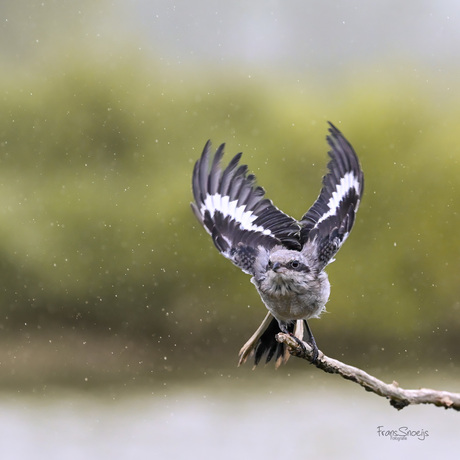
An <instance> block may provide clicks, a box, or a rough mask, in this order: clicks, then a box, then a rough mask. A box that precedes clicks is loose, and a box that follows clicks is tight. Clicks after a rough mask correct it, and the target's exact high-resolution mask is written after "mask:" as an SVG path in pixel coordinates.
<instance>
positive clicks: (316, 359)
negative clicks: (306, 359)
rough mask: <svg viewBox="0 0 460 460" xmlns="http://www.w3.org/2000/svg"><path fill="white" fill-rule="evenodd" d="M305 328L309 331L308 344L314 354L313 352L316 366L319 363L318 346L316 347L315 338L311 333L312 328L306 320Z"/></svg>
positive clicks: (313, 361)
mask: <svg viewBox="0 0 460 460" xmlns="http://www.w3.org/2000/svg"><path fill="white" fill-rule="evenodd" d="M304 324H305V328H306V330H307V334H308V339H307V342H308V343H309V344H310V345H311V347H312V349H313V352H312V360H311V362H312V364H316V361H318V345H316V341H315V338H314V337H313V333H312V332H311V329H310V326H309V325H308V323H307V320H304Z"/></svg>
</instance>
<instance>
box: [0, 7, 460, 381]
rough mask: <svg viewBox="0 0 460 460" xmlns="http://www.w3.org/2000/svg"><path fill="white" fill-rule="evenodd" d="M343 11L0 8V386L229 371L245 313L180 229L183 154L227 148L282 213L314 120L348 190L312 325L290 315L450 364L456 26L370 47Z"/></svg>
mask: <svg viewBox="0 0 460 460" xmlns="http://www.w3.org/2000/svg"><path fill="white" fill-rule="evenodd" d="M255 3H257V2H255ZM348 3H350V2H343V4H341V5H342V6H334V7H333V8H332V7H330V6H329V8H332V11H328V10H327V8H328V6H327V5H326V6H325V5H319V4H318V2H314V5H313V3H307V4H306V5H304V7H303V8H304V10H303V18H299V19H298V21H299V23H294V24H291V23H289V21H290V20H293V18H294V17H296V14H295V8H296V7H299V8H300V3H298V2H294V4H293V5H291V6H289V7H286V6H283V5H281V4H278V3H276V2H274V3H273V2H272V3H270V5H271V6H270V11H271V12H273V11H274V10H276V11H277V15H275V17H276V18H277V19H276V21H275V20H273V15H272V16H270V11H269V10H267V9H264V7H263V6H262V5H261V4H259V5H258V7H253V8H254V9H250V11H249V12H246V13H244V14H243V10H239V8H244V4H243V3H241V2H236V3H235V5H234V7H233V8H231V7H230V10H229V11H224V10H222V11H221V8H219V9H218V10H219V11H218V13H219V14H217V13H216V11H217V9H216V8H214V7H212V4H211V3H209V2H201V3H200V8H202V10H201V11H199V10H197V9H194V8H193V6H192V4H193V2H192V4H188V6H186V5H185V4H180V3H179V4H176V5H174V6H172V5H171V4H169V3H168V2H152V3H148V2H130V3H129V4H128V3H123V2H104V1H102V2H96V3H93V2H70V1H64V2H33V1H25V2H19V3H17V2H4V3H2V6H1V7H0V12H1V14H2V18H1V19H2V25H1V28H0V39H1V43H2V45H1V62H0V63H1V66H2V72H1V76H0V101H1V111H0V215H1V220H0V232H1V238H0V332H1V334H0V345H1V346H0V370H1V372H0V386H2V387H4V388H7V387H10V386H14V387H16V386H17V385H25V386H28V387H32V388H37V389H40V388H42V387H43V386H44V385H50V384H63V385H77V386H78V385H86V384H93V385H98V384H106V383H107V382H117V381H118V382H120V381H122V382H134V383H136V382H159V381H163V380H164V379H165V378H166V376H168V378H169V377H173V378H175V377H181V376H184V375H193V376H196V377H199V376H203V375H212V374H216V375H218V374H219V373H221V372H226V370H227V369H232V372H234V371H235V366H236V362H237V352H238V350H239V348H240V346H241V345H242V344H243V343H244V342H245V341H246V339H247V338H248V337H249V336H250V334H252V332H253V331H254V330H255V328H256V327H257V326H258V325H259V323H260V321H261V320H262V318H263V316H264V315H265V308H264V307H263V305H262V303H261V301H260V299H259V297H258V295H257V293H256V291H255V289H254V288H253V286H252V285H251V284H250V283H249V277H248V276H247V275H244V274H243V273H241V272H240V271H239V270H238V269H237V268H236V267H233V266H232V265H231V264H230V263H229V262H228V261H226V260H225V259H224V258H223V257H221V256H220V255H219V254H218V252H217V251H216V250H215V249H214V247H213V245H212V242H211V239H210V238H209V237H208V235H207V234H206V233H205V231H204V230H203V229H202V228H201V227H200V226H199V225H198V224H197V222H196V221H195V218H194V216H193V215H192V213H191V211H190V206H189V203H190V201H191V198H192V196H191V187H190V180H191V172H192V167H193V164H194V162H195V161H196V159H197V158H198V156H199V155H200V153H201V150H202V148H203V145H204V143H205V142H206V141H207V140H208V139H209V138H210V139H212V141H213V142H214V146H217V145H218V144H220V143H221V142H226V144H227V147H226V151H227V157H226V158H227V159H229V158H230V157H231V156H232V155H233V154H236V153H237V152H239V151H243V152H244V156H243V160H244V162H246V163H247V164H248V165H249V168H250V170H251V171H252V172H254V173H255V174H256V175H257V178H258V181H259V183H260V184H261V185H263V186H264V188H265V189H266V191H267V196H268V197H269V198H271V199H272V200H273V201H274V202H275V204H276V205H277V206H278V207H280V208H281V209H283V210H284V211H285V212H287V213H289V214H291V215H292V216H295V217H300V216H301V215H302V214H303V213H304V212H305V211H306V209H307V208H308V207H309V206H310V205H311V204H312V203H313V201H314V200H315V198H316V196H317V194H318V193H319V189H320V184H321V182H320V181H321V177H322V175H323V174H324V173H325V171H326V164H327V155H326V152H327V144H326V142H325V136H326V132H327V124H326V121H327V120H330V121H332V122H333V123H334V124H336V125H337V126H338V127H339V128H340V129H341V130H342V131H343V133H344V134H345V136H346V137H347V138H348V139H349V141H350V142H351V143H352V144H353V146H354V147H355V150H356V151H357V153H358V155H359V157H360V160H361V163H362V166H363V169H364V172H365V179H366V187H365V195H364V199H363V201H362V204H361V208H360V211H359V214H358V217H357V221H356V225H355V228H354V230H353V232H352V234H351V236H350V238H349V240H348V242H347V243H346V245H345V246H344V247H343V248H342V249H341V251H340V253H339V254H338V256H337V261H336V262H335V263H334V264H332V265H331V266H329V268H328V273H329V277H330V280H331V284H332V295H331V299H330V301H329V303H328V305H327V309H328V312H329V313H327V314H324V315H323V317H322V319H321V320H319V321H316V320H314V321H312V323H311V327H312V329H313V331H314V333H315V337H316V339H317V342H318V344H319V347H320V349H321V350H323V351H324V352H325V353H326V354H328V355H330V356H332V357H336V358H338V359H342V360H344V361H345V362H350V363H354V364H356V365H360V366H364V367H365V368H367V369H369V368H379V369H380V370H382V371H384V370H385V369H395V368H403V367H404V368H406V369H411V370H414V371H417V372H419V373H423V372H427V373H428V372H431V371H432V370H433V369H435V368H436V369H438V368H443V369H447V370H448V371H449V372H451V371H454V370H456V371H458V364H456V362H457V358H458V349H459V345H460V339H459V333H460V286H459V254H460V243H459V238H458V235H457V231H458V228H459V226H460V215H459V211H460V202H459V196H460V185H459V176H460V162H459V158H460V148H459V143H458V134H457V131H458V126H459V121H460V92H459V81H460V79H459V65H458V59H457V60H454V59H451V57H452V53H454V51H452V49H451V48H449V46H451V44H452V43H451V42H452V40H451V38H452V34H453V32H452V27H453V28H454V29H455V28H456V27H457V26H458V16H452V17H451V21H450V22H449V21H448V20H447V19H446V17H447V13H445V12H442V13H441V12H439V10H438V12H436V13H435V15H434V16H433V15H432V16H431V23H430V24H431V25H432V27H433V28H434V30H436V31H438V34H433V35H431V37H432V39H433V40H435V41H434V42H432V41H430V39H429V34H428V38H427V39H426V43H425V38H424V37H425V35H424V32H423V30H421V29H420V30H419V29H418V25H417V24H418V23H417V22H416V23H414V25H413V29H412V32H413V33H412V35H411V33H407V37H409V42H408V41H404V37H403V35H401V34H402V33H403V32H402V31H403V30H404V27H403V26H404V24H405V22H404V21H402V22H399V23H398V24H396V26H395V27H397V26H399V28H397V29H395V30H396V32H394V35H395V36H394V37H390V36H385V31H384V30H383V31H382V34H381V35H379V36H376V37H373V40H375V42H374V41H373V40H369V39H368V38H366V33H367V34H370V33H371V29H372V27H373V25H374V26H375V24H377V23H378V22H379V19H378V16H374V13H372V14H373V16H372V17H373V20H374V23H372V21H371V22H370V23H369V22H366V21H362V17H361V16H359V15H354V14H350V13H349V10H347V9H346V7H347V4H348ZM351 3H356V2H351ZM382 3H385V2H382ZM390 3H391V2H389V4H388V5H387V6H386V7H385V8H387V9H388V10H390V9H391V5H390ZM447 3H448V2H447ZM422 4H423V5H425V7H426V5H427V2H422ZM348 6H350V5H348ZM257 8H260V10H257ZM361 8H364V10H365V11H364V13H363V14H364V15H365V14H366V11H367V14H371V11H370V10H369V11H368V10H366V6H363V5H362V4H361ZM380 8H383V7H382V6H381V7H380ZM387 9H385V11H387ZM288 11H289V15H290V16H289V15H288ZM360 11H361V12H362V10H360ZM421 12H422V13H421V14H426V15H428V13H427V10H426V9H423V8H422V10H421ZM282 13H283V14H282ZM457 13H458V8H457ZM349 14H350V16H347V15H349ZM375 14H376V13H375ZM284 15H285V16H284ZM345 17H346V20H342V19H343V18H345ZM402 17H403V18H406V19H404V20H407V21H410V20H411V17H412V16H411V15H410V14H407V15H402ZM283 18H284V21H285V22H283ZM455 18H457V22H455V21H454V19H455ZM302 19H303V20H304V21H305V24H306V25H301V24H303V23H302V22H301V21H302ZM382 20H383V19H382ZM318 21H323V23H320V22H319V23H318V25H317V29H315V30H314V31H312V30H311V29H309V28H308V24H310V25H312V24H315V23H316V22H318ZM436 21H438V22H436ZM324 22H327V24H326V26H325V28H323V29H321V27H323V26H324ZM245 24H246V26H245ZM264 24H265V26H266V28H265V29H264V27H263V26H264ZM267 24H268V25H267ZM283 24H284V26H285V28H284V29H283V28H282V25H283ZM257 26H260V27H257ZM290 26H292V31H293V32H292V34H291V35H289V34H288V30H289V27H290ZM355 27H356V31H353V29H354V28H355ZM360 27H362V28H363V27H364V30H362V29H361V30H360V29H359V28H360ZM281 30H283V31H284V32H283V33H284V35H283V34H281ZM331 31H334V32H333V33H332V32H331ZM277 33H279V35H277ZM359 34H361V35H359ZM414 34H415V36H416V37H418V40H419V41H418V42H417V39H415V41H414ZM190 37H193V39H192V38H190ZM350 37H353V40H352V39H351V38H350ZM457 39H458V37H457ZM232 40H233V41H235V46H234V47H232ZM238 40H239V41H238ZM277 40H279V43H277ZM411 40H412V41H413V42H415V43H417V44H418V45H419V48H420V50H419V51H420V53H419V54H417V53H414V52H413V47H412V48H411ZM457 43H458V40H457ZM404 44H405V45H407V49H405V48H404ZM456 49H457V50H458V46H457V48H456ZM411 50H412V51H411ZM422 51H425V52H426V53H425V54H423V52H422ZM294 361H296V360H291V361H290V362H289V364H288V366H289V368H288V369H291V370H292V369H293V368H295V367H299V366H304V364H303V363H300V364H299V363H297V362H294ZM249 367H250V366H249ZM243 372H245V371H243ZM262 372H264V371H263V370H262ZM281 372H287V371H286V370H282V371H281Z"/></svg>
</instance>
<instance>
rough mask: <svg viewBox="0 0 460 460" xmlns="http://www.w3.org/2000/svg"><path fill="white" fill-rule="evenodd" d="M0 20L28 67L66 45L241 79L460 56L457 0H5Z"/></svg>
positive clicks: (436, 64) (3, 37)
mask: <svg viewBox="0 0 460 460" xmlns="http://www.w3.org/2000/svg"><path fill="white" fill-rule="evenodd" d="M0 19H1V20H0V58H1V59H3V60H4V59H10V60H14V61H15V62H16V63H20V64H22V65H24V63H27V62H28V59H36V58H37V56H40V55H43V54H44V50H48V49H50V48H52V47H56V45H58V46H59V45H62V44H64V46H68V45H72V46H73V47H78V46H80V45H81V44H85V45H89V46H98V44H103V45H104V46H105V47H107V46H108V47H109V49H110V47H111V48H112V50H113V52H115V51H116V50H117V49H118V48H119V47H125V46H126V44H128V46H131V45H132V46H134V47H135V48H137V49H139V50H141V51H149V52H152V56H154V58H155V59H159V60H160V62H161V63H163V64H165V65H167V66H181V65H184V64H187V66H192V67H193V66H196V67H197V68H199V67H200V66H212V65H214V66H218V67H228V68H229V69H230V71H234V72H236V73H242V74H245V73H246V74H249V73H251V72H270V73H272V72H277V73H281V74H283V73H292V74H297V75H299V76H301V75H306V74H323V75H324V74H325V73H328V72H334V71H336V70H341V69H343V68H353V67H354V66H358V65H359V66H362V65H373V66H374V67H375V68H377V69H378V68H379V67H381V68H382V69H384V68H385V66H386V65H387V64H388V63H389V62H392V61H393V62H394V61H400V62H402V61H405V62H410V63H411V64H414V63H419V64H423V65H426V66H429V67H431V68H434V69H436V70H438V71H441V72H442V71H447V70H448V69H454V68H456V67H457V66H458V65H457V64H458V62H459V60H460V2H459V1H458V0H437V1H433V0H406V1H401V0H385V1H372V2H371V1H369V0H251V1H244V0H234V1H232V2H223V1H220V2H219V1H215V0H195V1H190V0H179V1H170V0H131V1H126V0H113V1H101V2H90V1H81V2H73V1H70V0H64V1H57V0H48V1H41V2H39V1H32V0H29V1H27V0H26V1H24V2H20V3H18V2H15V1H13V0H6V1H5V2H2V4H1V5H0ZM69 49H71V47H69ZM204 69H206V67H204Z"/></svg>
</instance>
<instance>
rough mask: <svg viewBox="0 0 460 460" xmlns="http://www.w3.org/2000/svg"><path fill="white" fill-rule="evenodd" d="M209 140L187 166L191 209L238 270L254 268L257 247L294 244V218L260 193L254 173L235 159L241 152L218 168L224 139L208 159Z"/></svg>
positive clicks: (296, 234)
mask: <svg viewBox="0 0 460 460" xmlns="http://www.w3.org/2000/svg"><path fill="white" fill-rule="evenodd" d="M210 151H211V143H210V142H209V141H208V142H207V143H206V145H205V147H204V150H203V153H202V155H201V158H200V159H199V160H198V161H197V162H196V164H195V168H194V170H193V179H192V188H193V195H194V198H195V202H194V203H192V209H193V212H194V213H195V216H196V217H197V219H198V220H199V221H200V222H201V224H202V225H203V226H204V227H205V229H206V230H207V231H208V233H209V234H210V235H211V236H212V239H213V241H214V244H215V245H216V247H217V249H218V250H219V251H220V252H221V253H222V254H223V255H224V256H225V257H227V258H228V259H230V260H231V261H232V262H233V263H234V264H235V265H237V266H238V267H240V268H241V269H242V270H243V271H244V272H246V273H249V274H252V275H253V274H254V262H255V260H256V258H257V255H258V253H259V250H260V249H259V248H260V247H261V246H262V247H263V248H265V249H267V250H269V249H271V248H272V247H274V246H275V245H283V246H285V247H288V248H291V249H300V247H301V246H300V242H299V231H300V227H299V224H298V222H297V221H296V220H295V219H293V218H292V217H289V216H288V215H286V214H284V213H283V212H282V211H280V210H279V209H278V208H276V207H275V206H274V205H273V203H272V202H271V201H270V200H268V199H267V198H264V195H265V191H264V189H263V188H262V187H257V186H256V185H255V183H256V178H255V176H254V175H252V174H249V175H248V174H247V171H248V167H247V166H246V165H239V161H240V158H241V155H242V154H241V153H239V154H238V155H236V156H235V157H234V158H233V159H232V160H231V161H230V163H229V164H228V166H227V167H226V168H225V169H224V170H223V171H222V168H221V160H222V156H223V154H224V144H222V145H221V146H220V147H219V148H218V149H217V151H216V153H215V155H214V158H213V159H212V162H211V165H209V163H210Z"/></svg>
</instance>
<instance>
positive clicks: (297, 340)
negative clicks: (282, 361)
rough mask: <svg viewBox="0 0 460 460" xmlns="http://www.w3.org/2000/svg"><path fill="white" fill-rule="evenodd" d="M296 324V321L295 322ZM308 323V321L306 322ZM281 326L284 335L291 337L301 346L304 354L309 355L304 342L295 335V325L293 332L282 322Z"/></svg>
mask: <svg viewBox="0 0 460 460" xmlns="http://www.w3.org/2000/svg"><path fill="white" fill-rule="evenodd" d="M294 323H295V321H294ZM305 323H306V321H305ZM278 324H279V326H280V329H281V332H282V333H283V334H287V335H289V336H291V337H292V338H293V339H294V340H295V341H296V342H297V345H299V347H300V349H301V350H302V353H304V354H306V353H307V349H306V348H305V345H304V343H303V342H302V340H300V339H299V338H298V337H297V336H296V335H295V324H294V330H293V332H291V331H290V330H289V329H288V326H287V324H285V323H281V322H278ZM307 327H308V326H307ZM309 334H311V331H309Z"/></svg>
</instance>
